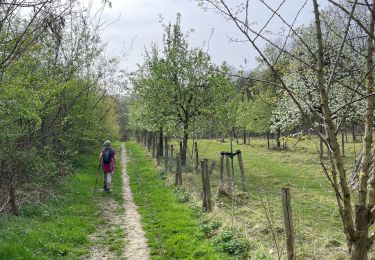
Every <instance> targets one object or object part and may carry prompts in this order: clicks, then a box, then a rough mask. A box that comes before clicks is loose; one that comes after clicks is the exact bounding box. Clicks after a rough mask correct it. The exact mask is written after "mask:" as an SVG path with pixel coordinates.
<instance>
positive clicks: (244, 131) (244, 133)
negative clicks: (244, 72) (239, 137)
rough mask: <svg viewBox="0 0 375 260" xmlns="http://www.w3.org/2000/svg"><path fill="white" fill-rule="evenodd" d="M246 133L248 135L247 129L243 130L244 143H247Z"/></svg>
mask: <svg viewBox="0 0 375 260" xmlns="http://www.w3.org/2000/svg"><path fill="white" fill-rule="evenodd" d="M246 135H247V132H246V129H245V130H243V144H246Z"/></svg>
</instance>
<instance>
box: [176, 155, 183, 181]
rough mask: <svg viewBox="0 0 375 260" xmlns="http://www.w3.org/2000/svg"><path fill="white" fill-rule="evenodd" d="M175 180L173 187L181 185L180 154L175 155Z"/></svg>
mask: <svg viewBox="0 0 375 260" xmlns="http://www.w3.org/2000/svg"><path fill="white" fill-rule="evenodd" d="M176 165H177V166H176V179H175V186H181V185H182V174H181V157H180V153H177V155H176Z"/></svg>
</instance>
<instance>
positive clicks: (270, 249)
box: [168, 138, 374, 259]
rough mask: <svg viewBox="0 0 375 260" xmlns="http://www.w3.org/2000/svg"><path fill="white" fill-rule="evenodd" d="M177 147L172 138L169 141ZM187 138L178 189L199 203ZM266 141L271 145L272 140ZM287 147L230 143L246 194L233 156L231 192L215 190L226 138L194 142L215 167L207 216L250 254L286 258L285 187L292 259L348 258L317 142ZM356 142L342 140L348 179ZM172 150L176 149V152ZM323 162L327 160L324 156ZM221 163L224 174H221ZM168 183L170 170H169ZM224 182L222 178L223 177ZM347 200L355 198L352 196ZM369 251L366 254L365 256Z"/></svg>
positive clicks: (258, 141)
mask: <svg viewBox="0 0 375 260" xmlns="http://www.w3.org/2000/svg"><path fill="white" fill-rule="evenodd" d="M172 143H173V144H174V147H178V144H177V143H176V142H172ZM191 145H192V141H190V142H189V156H188V160H190V161H188V166H187V167H186V169H185V170H184V173H183V189H184V191H185V193H186V194H187V196H189V200H190V203H191V204H192V205H194V206H197V207H200V206H201V176H200V170H199V169H198V171H197V172H196V174H193V173H192V172H193V170H192V168H193V167H192V165H191V164H192V162H191V154H192V153H191ZM271 145H274V143H273V142H271ZM287 145H288V149H283V150H275V149H270V150H269V149H267V141H266V140H265V139H262V138H251V140H250V145H243V144H237V143H236V142H235V141H233V151H236V150H237V149H239V150H241V151H242V158H243V161H244V169H245V175H246V181H245V183H246V189H247V192H243V191H242V184H241V179H240V175H239V168H238V162H237V158H236V157H235V158H234V172H235V181H234V182H235V185H234V187H235V194H236V196H234V197H230V196H225V194H224V195H223V194H222V193H219V192H218V186H219V163H220V152H221V151H230V142H229V140H226V141H224V142H222V141H219V140H198V150H199V158H200V159H202V158H207V159H208V161H209V165H210V164H211V162H212V161H213V160H215V161H216V166H215V170H214V172H213V174H212V175H211V177H210V181H211V193H212V196H213V201H214V209H213V212H212V213H209V214H207V217H208V218H209V219H210V221H211V222H213V223H216V222H218V223H222V228H231V229H235V230H237V231H238V232H239V233H241V234H243V235H244V236H245V237H246V238H247V240H248V241H249V255H251V256H253V257H254V258H255V259H273V258H277V257H278V254H279V255H280V256H281V257H285V256H286V252H285V235H284V226H283V216H282V207H281V194H280V189H281V188H282V187H290V190H291V199H292V200H291V203H292V210H293V217H294V228H295V233H296V247H297V257H298V258H300V259H347V258H348V257H349V255H348V254H347V248H346V242H345V237H344V234H343V232H342V227H341V220H340V216H339V212H338V210H337V208H336V199H335V196H334V193H333V190H332V188H331V186H330V184H329V182H328V180H327V179H326V177H325V175H324V173H323V171H322V168H321V166H320V160H319V153H318V147H319V141H318V139H316V138H310V139H308V138H306V139H304V140H297V139H288V144H287ZM361 145H362V144H361V143H360V142H359V141H358V142H357V143H353V142H352V141H351V140H348V142H347V143H345V166H346V169H347V175H348V178H349V177H350V175H351V171H352V169H353V165H354V160H355V154H357V153H358V151H359V150H360V147H361ZM175 153H176V151H175ZM323 161H325V162H326V163H327V165H329V164H328V159H326V158H324V159H323ZM225 174H226V173H225V167H224V175H225ZM168 179H169V180H170V183H173V181H174V176H173V174H171V173H169V174H168ZM224 181H225V180H224ZM352 201H354V200H353V199H352ZM373 254H374V253H373V252H371V253H370V255H373Z"/></svg>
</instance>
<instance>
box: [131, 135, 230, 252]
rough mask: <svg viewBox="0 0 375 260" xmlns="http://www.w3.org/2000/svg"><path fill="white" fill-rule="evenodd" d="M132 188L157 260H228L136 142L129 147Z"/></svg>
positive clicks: (197, 217) (194, 214)
mask: <svg viewBox="0 0 375 260" xmlns="http://www.w3.org/2000/svg"><path fill="white" fill-rule="evenodd" d="M126 149H127V155H128V157H129V161H128V164H127V171H128V175H129V176H130V186H131V189H132V192H133V194H134V200H135V203H136V204H137V205H138V206H139V212H140V214H141V216H142V222H143V227H144V229H145V231H146V236H147V239H148V242H149V245H150V247H151V255H152V258H153V259H168V258H169V259H197V258H199V259H224V258H225V259H228V256H223V255H220V254H219V253H217V252H216V251H215V249H214V247H213V245H212V243H211V242H210V241H209V240H206V239H204V234H203V232H202V231H201V230H200V229H199V224H200V220H199V214H198V212H194V211H193V210H192V209H190V208H188V207H187V206H186V205H184V204H182V203H181V202H178V199H177V198H176V195H175V194H174V192H173V188H172V187H169V186H167V185H166V183H165V182H164V181H163V180H162V179H161V178H160V176H159V175H158V173H157V170H156V169H155V166H154V165H153V163H152V161H151V159H150V158H149V157H147V156H145V153H144V151H143V149H142V148H141V147H140V146H139V145H137V144H136V143H134V142H128V143H126Z"/></svg>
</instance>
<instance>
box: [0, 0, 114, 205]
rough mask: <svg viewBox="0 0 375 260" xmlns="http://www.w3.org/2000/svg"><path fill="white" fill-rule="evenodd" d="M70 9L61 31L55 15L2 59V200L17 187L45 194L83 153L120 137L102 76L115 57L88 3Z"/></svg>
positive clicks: (16, 24) (27, 193) (24, 192)
mask: <svg viewBox="0 0 375 260" xmlns="http://www.w3.org/2000/svg"><path fill="white" fill-rule="evenodd" d="M63 6H64V5H61V7H63ZM1 8H4V7H1ZM15 8H17V7H15ZM51 8H52V7H51ZM66 8H67V7H66ZM52 10H54V9H51V10H50V11H51V12H52ZM64 12H67V13H66V15H65V16H64V24H60V25H58V24H55V25H54V26H60V27H59V29H57V28H55V29H56V30H57V31H56V30H52V29H51V30H52V31H50V30H49V26H52V23H54V22H56V23H58V21H54V20H53V19H52V17H49V18H48V19H49V20H48V21H49V23H51V24H49V25H48V26H47V25H46V26H47V27H46V28H45V31H44V32H43V33H40V35H38V37H37V38H35V39H33V40H32V41H31V42H30V45H27V48H25V49H24V50H23V51H22V52H19V53H17V57H15V58H14V60H12V62H11V63H9V64H7V66H4V67H1V66H3V65H4V64H2V65H0V68H1V72H0V76H1V77H0V166H1V167H0V204H1V205H3V204H4V203H5V202H6V201H4V200H5V199H6V198H7V197H8V194H9V192H10V187H11V186H12V187H13V188H15V189H16V191H17V193H18V191H19V190H21V191H22V192H19V193H20V194H21V196H24V197H26V198H27V199H30V196H31V197H32V195H31V192H30V191H32V192H33V194H36V193H37V194H36V195H37V197H39V196H40V195H41V196H43V195H44V194H43V193H45V191H44V189H42V187H49V186H50V184H51V183H53V182H54V181H56V179H58V178H60V177H61V176H64V175H67V174H70V173H71V172H72V170H71V169H72V167H74V166H77V165H79V163H80V161H79V158H80V155H81V154H83V153H85V152H89V151H91V149H92V147H93V146H97V145H98V143H99V142H100V141H101V140H103V139H115V138H117V137H118V130H119V129H118V125H117V117H116V113H115V104H114V103H115V101H114V98H112V97H110V96H108V95H107V94H106V93H105V92H106V91H105V90H104V87H105V86H104V84H105V83H106V82H105V78H104V76H103V74H104V73H109V72H111V73H114V71H113V69H114V68H115V67H116V64H117V61H116V59H108V58H107V57H105V56H104V53H103V46H104V45H103V43H102V42H101V41H100V38H99V37H98V32H97V31H96V30H97V29H96V28H95V22H94V20H92V17H90V15H89V14H88V13H86V12H82V6H80V5H79V4H77V3H72V4H71V5H70V7H69V8H67V9H66V10H64ZM19 13H24V12H19ZM78 13H80V15H79V19H78V18H77V15H78ZM20 15H21V14H20ZM50 15H52V13H51V14H50ZM65 24H69V25H70V26H66V27H65V26H64V25H65ZM7 26H9V27H13V26H14V27H17V28H19V29H20V30H21V31H22V29H23V27H22V26H25V25H24V24H23V23H22V22H20V20H17V19H15V20H14V21H12V22H10V23H7ZM38 26H41V24H38ZM5 27H6V26H5ZM5 27H4V28H3V27H2V29H1V30H0V37H1V34H2V30H8V29H9V28H8V29H7V28H5ZM29 29H30V28H29ZM40 29H41V28H39V27H38V28H37V29H36V30H37V31H39V30H40ZM71 30H74V32H73V31H71ZM26 33H29V32H28V31H27V32H26ZM31 33H32V32H30V35H31ZM56 34H59V35H56ZM15 37H16V36H15ZM56 37H57V38H59V39H60V40H61V39H63V40H62V41H59V40H58V39H56ZM56 41H57V42H56ZM25 47H26V46H25ZM4 48H5V49H6V48H7V47H6V46H3V45H2V46H1V47H0V52H1V53H4ZM0 56H1V55H0ZM0 59H1V57H0ZM20 199H21V200H22V201H23V200H24V198H23V197H21V198H20ZM31 199H33V198H31ZM5 209H10V207H9V206H8V207H6V208H5Z"/></svg>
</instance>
